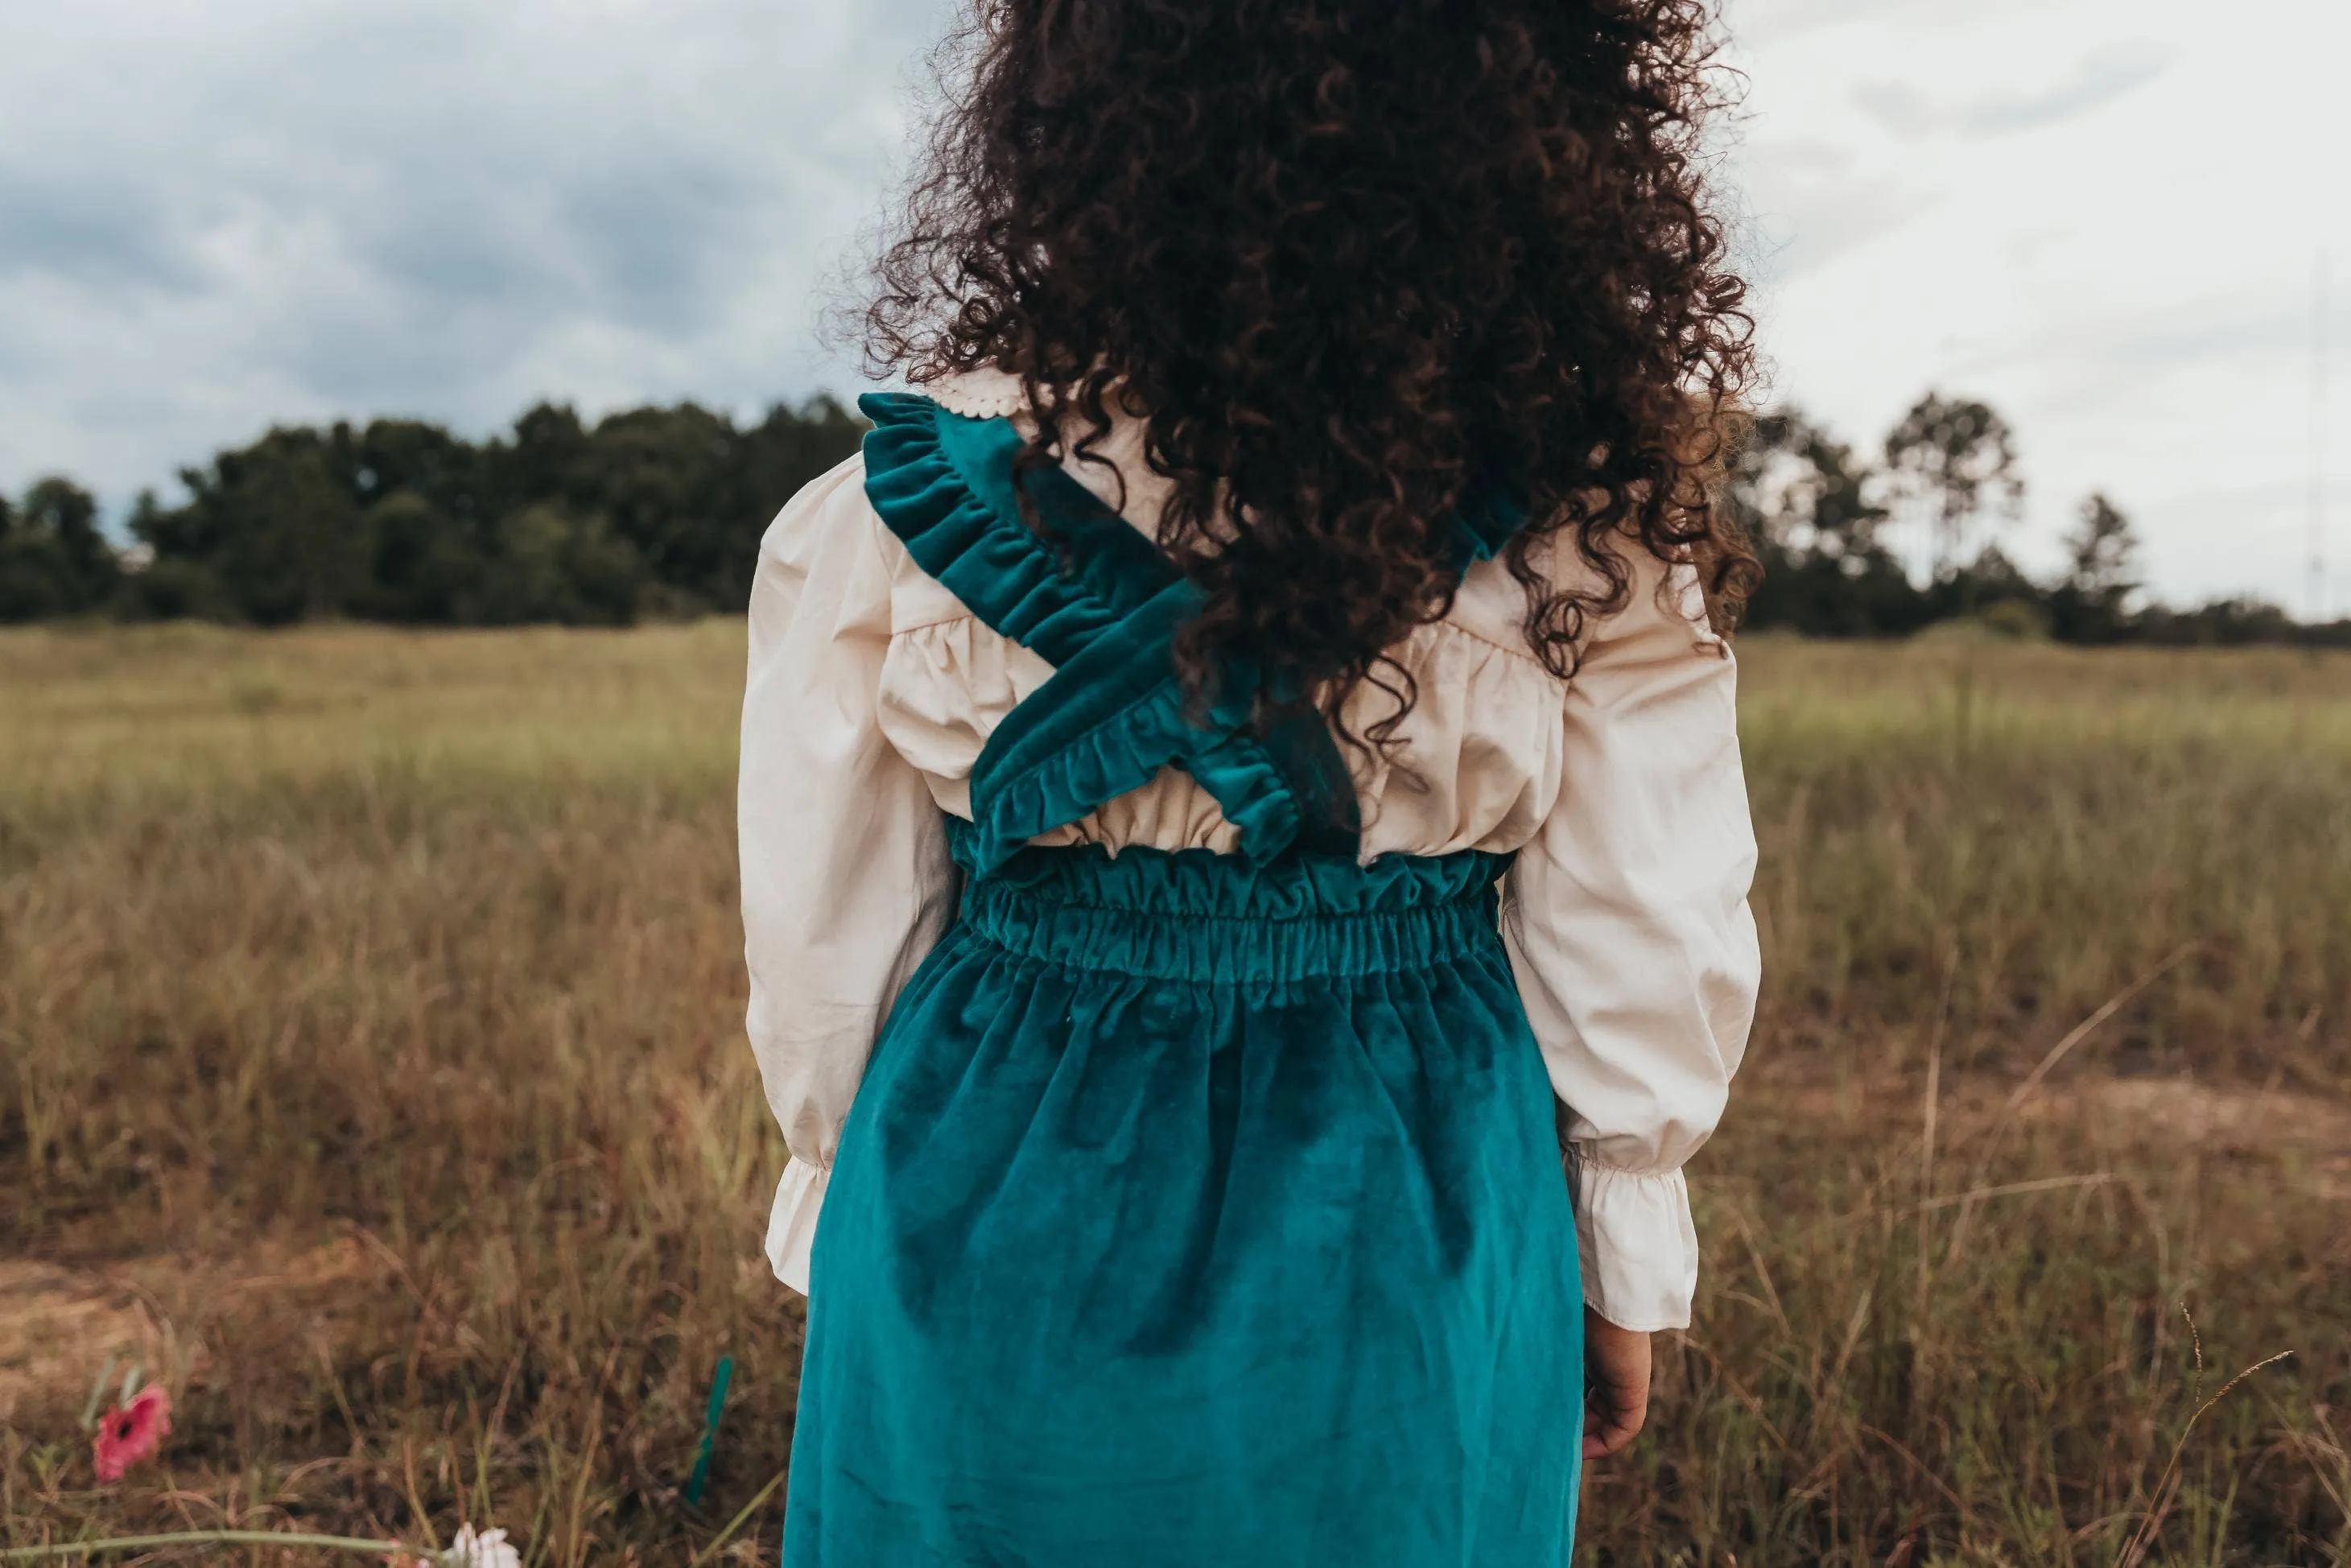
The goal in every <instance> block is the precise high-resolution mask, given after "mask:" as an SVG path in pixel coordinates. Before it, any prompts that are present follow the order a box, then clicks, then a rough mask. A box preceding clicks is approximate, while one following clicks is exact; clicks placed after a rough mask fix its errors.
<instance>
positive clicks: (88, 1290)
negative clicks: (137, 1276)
mask: <svg viewBox="0 0 2351 1568" xmlns="http://www.w3.org/2000/svg"><path fill="white" fill-rule="evenodd" d="M110 1355H113V1356H116V1357H118V1358H120V1359H121V1360H124V1361H128V1362H133V1363H138V1364H143V1365H145V1366H146V1367H147V1368H148V1371H149V1375H151V1376H152V1375H154V1374H155V1373H157V1372H158V1371H160V1370H162V1367H163V1365H164V1364H165V1362H166V1360H167V1358H168V1350H167V1347H166V1342H165V1335H164V1332H163V1328H162V1324H161V1323H159V1322H157V1321H156V1317H155V1314H154V1313H153V1312H151V1311H150V1310H149V1309H148V1307H147V1304H146V1303H145V1302H143V1301H140V1300H139V1299H138V1297H137V1295H136V1294H135V1293H134V1292H132V1291H130V1290H128V1289H127V1288H125V1287H124V1286H123V1285H122V1284H120V1282H117V1281H110V1280H108V1279H105V1278H103V1277H101V1276H98V1275H93V1274H88V1273H82V1272H78V1271H76V1270H69V1269H59V1268H56V1267H53V1266H51V1265H49V1264H47V1263H0V1426H14V1425H16V1420H17V1413H18V1412H19V1411H20V1410H25V1411H29V1410H30V1409H31V1408H32V1407H33V1406H56V1405H57V1404H59V1403H61V1402H63V1401H65V1400H67V1399H68V1397H70V1399H71V1400H72V1401H74V1402H75V1404H76V1408H77V1409H78V1406H79V1402H80V1401H81V1400H83V1399H85V1398H87V1396H88V1395H89V1384H90V1380H91V1379H92V1378H93V1377H95V1376H96V1375H98V1371H99V1368H100V1367H101V1366H103V1365H104V1364H105V1363H106V1360H107V1358H108V1356H110Z"/></svg>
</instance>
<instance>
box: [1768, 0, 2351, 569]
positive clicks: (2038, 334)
mask: <svg viewBox="0 0 2351 1568" xmlns="http://www.w3.org/2000/svg"><path fill="white" fill-rule="evenodd" d="M2215 16H2216V13H2214V12H2213V11H2212V10H2211V8H2210V6H2207V5H2190V4H2188V3H2187V0H2032V4H2030V5H2008V4H2000V5H1970V6H1965V7H1962V6H1953V5H1926V4H1923V3H1920V4H1913V3H1910V0H1892V3H1886V4H1879V3H1869V4H1863V3H1858V0H1856V3H1854V4H1844V3H1842V0H1732V7H1731V17H1730V20H1731V24H1732V26H1733V28H1734V29H1735V30H1736V31H1737V32H1738V33H1739V35H1740V49H1739V51H1738V53H1737V55H1736V59H1737V63H1738V64H1739V65H1740V67H1741V68H1743V69H1744V70H1745V71H1746V72H1747V74H1748V77H1749V80H1750V95H1749V99H1748V102H1747V110H1746V120H1745V124H1744V128H1743V129H1744V138H1745V140H1744V145H1743V146H1742V147H1740V149H1739V151H1738V152H1737V153H1736V155H1735V166H1736V169H1737V172H1738V176H1739V179H1740V183H1741V184H1742V186H1743V188H1744V191H1745V193H1746V199H1747V202H1748V204H1749V206H1750V209H1751V210H1752V213H1753V218H1752V225H1753V226H1754V227H1755V228H1756V229H1757V230H1758V231H1760V233H1759V235H1758V237H1757V238H1756V239H1755V240H1754V241H1753V242H1751V243H1752V248H1753V249H1755V251H1756V252H1757V253H1758V254H1759V255H1760V256H1762V257H1764V258H1765V265H1763V266H1762V267H1761V268H1760V269H1759V272H1760V277H1761V300H1760V303H1761V310H1762V316H1763V320H1764V340H1765V342H1766V345H1767V347H1768V348H1769V350H1771V355H1772V357H1773V360H1774V361H1775V364H1776V378H1775V384H1774V391H1775V392H1776V393H1777V394H1779V395H1782V396H1785V397H1789V398H1792V399H1794V400H1796V401H1798V402H1802V403H1804V404H1806V405H1807V406H1809V407H1811V408H1812V409H1813V411H1814V412H1815V413H1818V414H1821V415H1823V416H1825V417H1826V418H1827V419H1828V421H1829V423H1831V424H1832V425H1834V427H1836V428H1837V429H1839V430H1840V431H1841V432H1843V433H1844V434H1845V435H1846V436H1848V437H1849V438H1853V439H1855V440H1857V441H1859V442H1861V443H1863V444H1869V443H1871V442H1872V441H1874V439H1875V438H1876V435H1877V434H1878V433H1879V432H1882V431H1883V430H1884V429H1886V427H1887V426H1888V425H1889V424H1891V423H1893V422H1894V420H1895V419H1896V418H1897V417H1898V416H1899V414H1900V413H1901V411H1902V409H1903V408H1904V407H1905V406H1907V402H1909V401H1910V400H1911V399H1912V398H1914V397H1915V396H1916V395H1917V393H1918V392H1921V391H1922V390H1924V389H1925V388H1927V387H1928V386H1938V387H1940V388H1942V389H1943V390H1945V391H1947V392H1967V393H1970V394H1973V395H1978V396H1982V397H1985V398H1987V399H1988V400H1989V401H1991V402H1992V403H1993V404H1994V405H1995V406H1996V407H1998V408H2000V409H2001V410H2002V411H2003V412H2004V413H2007V414H2008V416H2009V417H2010V419H2011V422H2012V423H2014V424H2015V425H2016V426H2017V428H2018V432H2019V436H2020V444H2021V446H2022V455H2023V462H2024V465H2025V467H2026V469H2027V471H2028V477H2029V478H2030V479H2031V481H2032V486H2033V493H2032V505H2031V507H2030V511H2029V515H2028V518H2027V521H2026V523H2025V525H2024V526H2023V527H2022V528H2021V529H2020V531H2019V534H2018V537H2017V538H2016V539H2015V540H2014V541H2012V544H2013V548H2014V549H2016V550H2017V553H2019V554H2020V555H2021V556H2023V557H2024V558H2026V559H2034V560H2040V561H2044V562H2045V561H2047V560H2049V559H2052V557H2053V551H2054V540H2055V538H2056V537H2057V535H2058V534H2059V533H2060V532H2061V530H2062V529H2063V528H2064V526H2065V525H2066V524H2067V523H2068V522H2070V520H2071V517H2072V515H2073V511H2074V507H2075V505H2076V504H2077V503H2078V501H2079V499H2080V498H2081V497H2083V496H2084V495H2085V494H2087V493H2088V492H2089V491H2090V490H2092V489H2104V490H2105V491H2107V492H2108V493H2109V494H2111V495H2112V496H2114V497H2116V500H2117V501H2119V502H2120V503H2121V504H2122V505H2123V506H2124V507H2126V510H2130V511H2132V512H2133V513H2134V515H2135V516H2136V517H2137V520H2138V522H2139V524H2140V525H2141V528H2142V529H2143V531H2144V532H2145V533H2146V535H2147V542H2148V549H2147V567H2148V569H2149V570H2150V574H2151V576H2152V577H2153V579H2154V580H2155V585H2156V587H2157V588H2158V591H2162V592H2164V593H2166V594H2168V595H2170V596H2172V597H2175V598H2180V599H2189V598H2196V597H2201V596H2203V595H2205V594H2208V593H2217V592H2224V591H2231V592H2233V591H2254V592H2260V593H2263V594H2266V595H2268V596H2270V597H2273V598H2275V599H2278V600H2280V601H2284V602H2286V603H2289V604H2291V605H2293V606H2294V607H2295V608H2297V609H2300V608H2302V607H2303V605H2304V602H2305V598H2304V581H2305V576H2304V565H2305V558H2306V554H2307V546H2306V540H2307V528H2306V522H2305V517H2306V507H2305V504H2304V497H2305V495H2306V491H2307V485H2306V480H2305V474H2306V471H2307V466H2308V457H2307V455H2308V452H2309V446H2310V444H2309V441H2308V438H2307V431H2308V423H2309V419H2308V411H2309V401H2310V387H2311V381H2312V371H2311V345H2312V339H2313V330H2312V319H2313V304H2312V271H2313V262H2314V257H2316V256H2318V255H2319V254H2320V253H2321V252H2323V251H2329V250H2331V251H2332V252H2333V253H2334V254H2335V256H2337V257H2339V258H2342V261H2343V262H2345V263H2351V210H2346V208H2345V207H2344V205H2343V204H2341V202H2340V201H2339V200H2336V199H2335V193H2336V192H2338V191H2339V189H2340V188H2341V186H2342V183H2343V180H2342V175H2341V172H2340V165H2341V163H2342V162H2343V157H2344V154H2345V152H2346V150H2351V148H2346V143H2351V137H2346V133H2345V131H2343V129H2342V128H2341V126H2340V124H2339V123H2338V120H2339V116H2338V114H2337V113H2336V111H2335V109H2334V108H2333V105H2334V104H2335V102H2336V101H2337V100H2338V99H2339V96H2340V95H2339V85H2338V84H2337V83H2336V82H2335V80H2334V73H2335V69H2336V65H2335V62H2337V61H2339V60H2340V58H2341V57H2342V55H2343V52H2344V50H2345V48H2346V46H2351V12H2346V9H2345V8H2344V7H2341V6H2338V5H2332V4H2329V3H2327V0H2257V3H2255V4H2252V5H2247V6H2244V7H2241V8H2240V9H2239V10H2238V11H2236V12H2232V13H2231V14H2230V16H2229V17H2228V19H2227V24H2226V26H2220V25H2218V24H2217V23H2216V21H2215ZM2283 40H2292V43H2291V46H2290V47H2284V46H2283V44H2282V41H2283ZM2346 273H2351V266H2344V265H2338V266H2337V267H2335V278H2336V280H2337V281H2338V283H2340V282H2342V281H2344V280H2345V279H2346ZM2333 311H2334V314H2335V319H2336V320H2337V321H2338V322H2339V323H2340V322H2346V321H2351V289H2346V288H2341V287H2338V288H2336V289H2335V291H2334V305H2333ZM2337 336H2338V338H2339V339H2351V331H2338V334H2337ZM2332 406H2333V413H2332V416H2331V423H2332V426H2333V430H2332V437H2331V444H2332V445H2333V447H2334V450H2335V452H2337V453H2338V454H2339V453H2343V452H2345V451H2346V450H2351V399H2347V398H2345V397H2340V396H2338V397H2337V398H2335V400H2334V403H2333V405H2332ZM2335 532H2336V535H2337V538H2338V541H2339V542H2338V543H2337V545H2336V547H2335V570H2336V575H2337V578H2338V584H2337V587H2336V589H2335V595H2334V603H2335V608H2336V610H2337V611H2338V612H2340V611H2343V610H2346V609H2351V516H2346V517H2343V518H2341V519H2340V520H2339V525H2338V527H2337V528H2336V530H2335Z"/></svg>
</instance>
